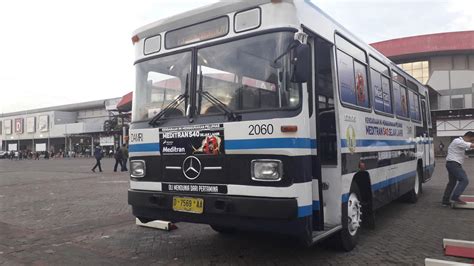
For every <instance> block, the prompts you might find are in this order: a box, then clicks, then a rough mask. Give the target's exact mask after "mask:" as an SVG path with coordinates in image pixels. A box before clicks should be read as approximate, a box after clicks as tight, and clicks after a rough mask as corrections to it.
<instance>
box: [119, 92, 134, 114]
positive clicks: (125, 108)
mask: <svg viewBox="0 0 474 266" xmlns="http://www.w3.org/2000/svg"><path fill="white" fill-rule="evenodd" d="M132 98H133V92H129V93H127V94H125V95H124V96H122V99H120V102H119V103H118V104H117V110H119V111H120V112H130V111H131V110H132Z"/></svg>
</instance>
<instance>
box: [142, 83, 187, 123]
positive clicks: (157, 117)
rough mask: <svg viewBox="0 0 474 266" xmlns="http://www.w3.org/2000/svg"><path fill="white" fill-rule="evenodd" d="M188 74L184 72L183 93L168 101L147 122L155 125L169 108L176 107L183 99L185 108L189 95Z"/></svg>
mask: <svg viewBox="0 0 474 266" xmlns="http://www.w3.org/2000/svg"><path fill="white" fill-rule="evenodd" d="M188 76H189V74H186V85H185V90H184V93H183V94H180V95H178V97H177V98H176V99H174V100H173V101H172V102H170V103H169V104H168V105H167V106H166V107H165V108H164V109H163V110H161V111H160V112H159V113H158V114H156V115H155V116H154V117H153V118H152V119H151V120H150V122H148V124H150V125H152V126H155V125H158V124H159V122H160V120H161V119H162V118H163V117H165V115H166V114H167V113H169V112H170V111H171V110H174V109H176V108H177V107H178V106H179V105H180V104H181V103H182V102H183V101H185V107H184V108H185V109H186V105H187V103H188V97H189V96H188V95H189V81H188Z"/></svg>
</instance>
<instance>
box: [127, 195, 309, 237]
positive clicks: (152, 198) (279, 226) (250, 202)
mask: <svg viewBox="0 0 474 266" xmlns="http://www.w3.org/2000/svg"><path fill="white" fill-rule="evenodd" d="M173 197H190V198H199V199H202V200H203V201H204V204H203V207H204V209H203V213H201V214H197V213H187V212H179V211H174V210H173ZM128 203H129V204H130V205H131V206H132V211H133V214H134V215H135V216H136V217H137V218H139V219H140V220H142V222H147V221H152V220H165V221H170V222H174V223H175V222H191V223H202V224H210V225H220V226H227V227H235V228H241V229H249V230H261V231H272V232H280V233H290V234H292V235H299V234H301V233H303V232H305V230H304V228H305V226H304V224H306V222H307V221H305V220H304V219H302V218H298V204H297V201H296V199H294V198H264V197H246V196H230V195H212V194H190V193H169V192H160V191H142V190H132V189H130V190H129V191H128Z"/></svg>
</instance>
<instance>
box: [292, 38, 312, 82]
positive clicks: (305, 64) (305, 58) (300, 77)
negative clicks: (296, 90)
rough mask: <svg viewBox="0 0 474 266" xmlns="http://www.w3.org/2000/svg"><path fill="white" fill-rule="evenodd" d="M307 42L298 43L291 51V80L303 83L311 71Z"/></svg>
mask: <svg viewBox="0 0 474 266" xmlns="http://www.w3.org/2000/svg"><path fill="white" fill-rule="evenodd" d="M309 49H310V48H309V45H308V44H303V43H300V44H299V45H298V46H296V47H295V48H293V51H292V53H291V64H292V73H291V82H295V83H303V82H307V81H308V77H309V75H310V71H311V61H310V60H311V57H310V50H309Z"/></svg>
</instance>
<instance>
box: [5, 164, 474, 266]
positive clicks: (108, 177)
mask: <svg viewBox="0 0 474 266" xmlns="http://www.w3.org/2000/svg"><path fill="white" fill-rule="evenodd" d="M92 164H93V161H92V160H91V159H75V160H68V159H59V160H49V161H44V160H42V161H8V160H0V264H5V265H17V264H18V265H22V264H32V265H51V264H55V265H64V264H67V265H71V264H74V265H75V264H85V265H91V264H94V265H95V264H104V265H117V264H166V265H168V264H172V265H173V264H174V265H182V264H186V265H191V264H192V265H210V264H211V265H221V264H227V265H247V264H252V265H275V264H278V265H281V264H283V265H296V264H313V265H314V264H323V265H324V264H326V265H330V264H331V265H342V264H344V265H348V264H349V265H350V264H422V263H423V260H424V258H425V257H431V258H438V259H443V258H444V259H446V257H443V255H442V253H443V251H442V248H441V242H442V239H443V238H455V239H466V240H474V211H473V210H452V209H449V208H445V207H441V205H440V204H439V201H440V198H441V194H442V191H443V189H444V185H445V182H446V181H445V179H446V177H445V169H444V166H443V163H442V161H438V167H437V168H436V172H435V176H434V177H433V180H432V181H431V182H429V183H428V184H425V185H424V187H423V189H424V194H423V197H422V198H421V199H420V201H419V202H418V203H417V204H415V205H410V204H405V203H398V202H395V203H392V204H390V205H388V206H386V207H384V208H383V209H382V210H380V211H378V213H377V216H376V218H377V228H376V229H375V230H371V231H364V232H363V234H362V237H361V239H360V243H359V245H358V246H357V247H356V249H355V250H353V251H352V252H350V253H344V252H339V251H335V250H333V249H331V248H327V247H325V245H317V246H315V247H312V248H303V247H301V246H299V245H298V244H297V243H296V242H294V241H292V240H291V239H287V238H285V237H278V236H270V235H264V234H251V233H241V234H237V235H233V236H222V235H219V234H217V233H215V232H214V231H212V230H211V229H210V228H209V227H208V226H205V225H195V224H179V225H178V226H179V229H178V230H175V231H172V232H163V231H158V230H153V229H147V228H141V227H138V226H136V225H135V223H134V222H135V220H134V217H133V216H132V215H131V210H130V207H129V206H128V205H127V193H126V191H127V188H128V177H127V174H126V173H119V172H118V173H114V172H112V171H111V169H112V160H110V159H105V160H104V168H105V170H106V171H105V172H104V173H92V172H91V171H90V167H91V166H92ZM465 165H466V168H467V170H468V173H470V175H471V180H474V159H469V160H468V161H467V162H466V164H465ZM473 183H474V182H471V185H470V187H469V188H468V191H469V192H470V193H471V194H474V185H472V184H473ZM448 259H451V260H456V259H455V258H448ZM457 260H459V259H457ZM460 261H463V260H460Z"/></svg>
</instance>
